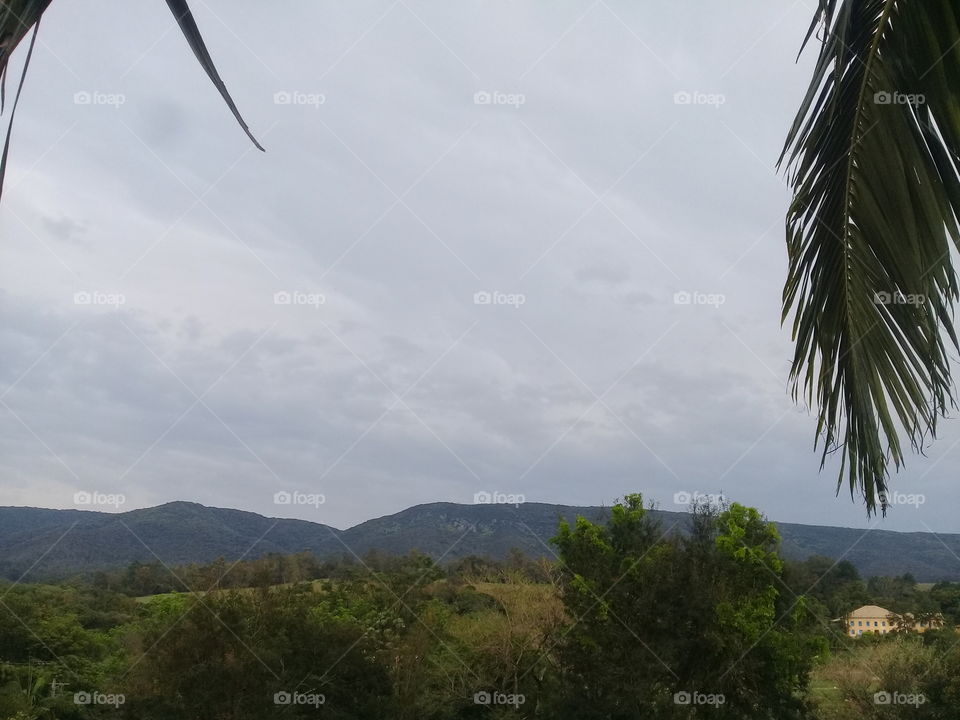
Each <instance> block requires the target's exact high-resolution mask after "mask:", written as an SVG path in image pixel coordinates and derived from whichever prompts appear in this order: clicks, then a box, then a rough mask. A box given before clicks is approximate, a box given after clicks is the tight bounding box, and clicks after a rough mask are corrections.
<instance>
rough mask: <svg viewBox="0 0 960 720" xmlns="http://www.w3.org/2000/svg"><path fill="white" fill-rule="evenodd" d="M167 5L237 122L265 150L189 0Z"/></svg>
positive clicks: (170, 2)
mask: <svg viewBox="0 0 960 720" xmlns="http://www.w3.org/2000/svg"><path fill="white" fill-rule="evenodd" d="M167 5H168V6H169V7H170V11H171V12H172V13H173V16H174V17H175V18H176V19H177V24H178V25H179V26H180V30H181V31H182V32H183V36H184V37H185V38H186V39H187V44H188V45H190V49H191V50H193V54H194V55H196V56H197V60H198V61H199V62H200V65H201V66H202V67H203V69H204V71H205V72H206V73H207V77H209V78H210V80H211V81H212V82H213V84H214V85H215V86H216V88H217V90H219V91H220V95H221V96H222V97H223V100H224V102H225V103H227V107H228V108H230V112H232V113H233V116H234V117H235V118H236V119H237V122H238V123H240V127H242V128H243V131H244V132H245V133H246V134H247V137H248V138H250V141H251V142H252V143H253V144H254V145H256V146H257V149H258V150H263V146H262V145H261V144H260V143H258V142H257V139H256V138H255V137H254V136H253V133H251V132H250V127H249V126H248V125H247V123H246V122H245V121H244V119H243V117H242V116H241V115H240V111H239V110H238V109H237V105H236V103H234V102H233V98H232V97H230V93H228V92H227V86H226V85H225V84H224V82H223V80H222V79H221V78H220V73H218V72H217V68H216V66H215V65H214V64H213V58H211V57H210V53H209V52H207V46H206V43H204V42H203V36H202V35H201V34H200V29H199V28H198V27H197V23H196V21H195V20H194V19H193V13H192V12H190V7H189V6H188V5H187V0H167Z"/></svg>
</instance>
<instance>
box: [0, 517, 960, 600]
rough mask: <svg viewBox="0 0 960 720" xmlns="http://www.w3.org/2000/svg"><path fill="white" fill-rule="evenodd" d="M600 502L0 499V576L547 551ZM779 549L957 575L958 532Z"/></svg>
mask: <svg viewBox="0 0 960 720" xmlns="http://www.w3.org/2000/svg"><path fill="white" fill-rule="evenodd" d="M606 513H607V510H606V509H605V508H601V507H573V506H566V505H549V504H544V503H525V504H522V505H520V506H519V507H515V506H512V505H458V504H455V503H431V504H427V505H417V506H415V507H412V508H408V509H406V510H403V511H401V512H399V513H396V514H394V515H388V516H385V517H382V518H377V519H374V520H369V521H367V522H364V523H361V524H360V525H357V526H355V527H352V528H350V529H348V530H338V529H335V528H332V527H330V526H327V525H321V524H319V523H312V522H308V521H305V520H290V519H275V518H268V517H264V516H262V515H258V514H256V513H251V512H244V511H240V510H229V509H222V508H212V507H206V506H203V505H198V504H195V503H187V502H174V503H168V504H166V505H160V506H158V507H153V508H145V509H142V510H131V511H129V512H123V513H103V512H89V511H79V510H47V509H41V508H25V507H0V575H2V576H4V577H7V578H10V579H17V578H19V577H20V575H21V574H23V573H24V572H26V571H28V570H29V571H30V572H29V575H28V577H27V578H25V579H27V580H31V579H49V578H57V577H66V576H70V575H74V574H78V573H84V572H88V571H91V570H98V569H109V568H117V567H123V566H126V565H128V564H129V563H131V562H133V561H140V562H155V561H157V560H160V561H162V562H164V563H166V564H168V565H171V566H176V565H183V564H188V563H193V562H196V563H205V562H210V561H212V560H215V559H217V558H218V557H223V558H225V559H227V560H228V561H230V560H236V559H239V558H241V557H243V558H247V559H249V558H253V557H258V556H261V555H264V554H267V553H293V552H300V551H302V550H309V551H311V552H314V553H316V554H317V555H320V556H329V555H341V554H344V553H347V554H349V553H355V554H357V555H359V556H362V555H364V554H365V553H367V552H369V551H370V550H377V551H380V552H383V553H388V554H394V553H406V552H408V551H410V550H414V549H417V550H420V551H422V552H424V553H426V554H428V555H431V556H433V557H434V558H442V560H443V561H448V560H454V559H457V558H461V557H464V556H466V555H488V556H491V557H494V558H502V557H504V556H506V554H507V553H509V551H510V550H511V549H512V548H519V549H520V550H522V551H523V552H525V553H527V554H528V555H533V556H546V557H550V556H552V547H551V545H550V538H551V537H553V535H554V534H555V532H556V527H557V522H558V520H559V519H560V518H561V517H566V518H568V519H570V520H573V519H574V518H576V516H577V515H583V516H584V517H587V518H589V519H591V520H599V519H602V518H603V517H605V515H606ZM654 514H655V515H656V516H658V518H659V520H660V521H661V524H662V526H663V530H664V531H671V530H672V531H679V532H682V531H683V530H684V529H685V528H686V526H687V523H688V522H689V516H688V515H687V514H685V513H677V512H667V511H659V510H658V511H654ZM778 528H779V530H780V533H781V535H782V538H783V546H782V547H783V554H784V555H785V556H787V557H790V558H794V559H803V558H806V557H809V556H810V555H825V556H827V557H832V558H836V559H841V558H842V559H845V560H849V561H850V562H851V563H853V565H855V566H856V567H857V569H858V570H859V571H860V573H861V575H863V576H871V575H891V576H893V575H900V574H903V573H906V572H909V573H912V574H913V576H914V577H915V578H916V579H917V580H918V581H920V582H924V581H936V580H954V581H956V580H960V559H958V556H960V535H952V534H951V535H934V534H932V533H898V532H891V531H886V530H872V531H869V532H867V531H864V530H861V529H853V528H838V527H826V526H818V525H798V524H792V523H778Z"/></svg>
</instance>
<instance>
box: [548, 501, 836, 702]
mask: <svg viewBox="0 0 960 720" xmlns="http://www.w3.org/2000/svg"><path fill="white" fill-rule="evenodd" d="M554 542H555V543H556V544H557V546H558V547H559V549H560V557H561V561H562V564H563V567H564V570H565V574H564V580H563V588H562V591H563V602H564V606H565V608H566V612H567V615H568V616H570V618H571V619H572V620H573V624H572V626H571V627H570V628H569V630H568V632H567V634H566V636H565V639H564V642H563V644H562V645H561V646H560V648H559V655H560V659H561V666H562V672H563V674H564V678H563V680H564V687H565V688H566V690H567V693H568V696H567V697H565V698H564V705H565V707H568V708H569V709H570V711H571V713H572V716H579V717H587V718H594V717H595V718H635V717H665V718H682V717H692V716H693V714H692V713H698V714H697V715H696V716H697V717H699V713H702V712H707V714H709V715H710V716H711V717H714V718H718V719H723V718H740V717H751V718H774V717H776V718H791V717H799V716H800V714H801V713H802V712H803V704H802V702H800V701H799V700H798V699H797V698H798V697H799V695H800V693H801V691H802V690H803V688H804V687H805V683H806V678H807V674H808V672H809V669H810V663H811V662H812V657H813V655H814V653H815V652H817V650H818V649H819V648H821V647H822V643H818V642H816V641H814V639H813V638H812V637H811V636H809V635H808V633H807V632H806V630H805V627H807V626H808V625H809V624H810V623H811V621H812V618H809V617H807V613H806V610H805V606H804V603H803V601H802V599H796V598H793V597H792V596H791V597H786V596H784V595H782V594H781V592H780V590H781V588H782V587H783V586H782V580H781V577H780V576H781V572H782V563H781V561H780V559H779V557H778V554H777V548H778V544H779V536H778V535H777V532H776V530H775V529H774V527H773V525H772V524H770V523H767V522H766V521H765V520H764V519H763V518H762V517H761V516H760V514H759V513H758V512H757V511H756V510H754V509H753V508H747V507H744V506H741V505H737V504H734V505H731V506H730V507H729V508H727V509H725V510H721V509H719V508H712V507H700V508H697V509H696V512H695V515H694V519H693V526H692V529H691V532H690V534H689V535H688V536H686V537H679V536H671V537H662V533H661V529H660V528H659V527H658V525H657V523H656V522H655V521H653V520H652V519H651V516H650V515H649V514H648V513H647V512H646V510H645V509H644V507H643V501H642V498H641V496H640V495H630V496H627V497H626V498H625V499H624V501H623V502H622V503H617V504H615V505H614V506H613V508H612V509H611V516H610V520H609V521H608V522H607V524H606V525H605V526H601V525H597V524H594V523H591V522H589V521H587V520H586V519H584V518H577V521H576V523H575V525H574V526H573V527H571V526H570V525H569V524H567V523H562V524H561V525H560V529H559V532H558V534H557V537H556V538H555V539H554ZM691 696H698V697H699V698H701V699H706V698H709V697H713V698H720V697H722V698H723V702H722V704H716V705H714V707H701V706H700V705H701V704H700V703H696V702H693V701H692V700H691V702H690V703H689V704H685V703H684V699H689V698H691Z"/></svg>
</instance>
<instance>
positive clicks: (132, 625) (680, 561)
mask: <svg viewBox="0 0 960 720" xmlns="http://www.w3.org/2000/svg"><path fill="white" fill-rule="evenodd" d="M778 544H779V537H778V535H777V532H776V530H775V529H774V527H773V526H772V524H770V523H768V522H766V521H765V520H764V518H763V517H762V516H761V515H760V514H759V513H758V512H757V511H756V510H754V509H752V508H747V507H743V506H740V505H736V504H734V505H731V506H729V507H724V508H716V507H698V508H696V512H695V513H694V517H693V522H692V530H691V532H690V533H688V534H685V535H676V534H664V529H663V527H662V526H660V525H659V523H658V522H657V519H656V516H654V515H652V514H651V513H650V512H649V511H648V509H647V508H644V506H643V503H642V499H641V497H640V496H639V495H635V496H629V497H627V498H626V499H625V500H624V501H623V502H621V503H617V504H616V505H614V507H613V508H612V509H611V512H610V514H609V516H608V519H607V520H606V521H605V522H602V523H595V522H591V521H589V520H586V519H584V518H578V519H577V521H576V522H575V523H572V524H569V523H566V522H562V523H561V524H560V526H559V528H558V530H557V534H556V537H555V538H554V546H555V547H556V549H557V556H556V558H555V560H553V561H551V562H546V561H544V560H542V559H540V560H535V559H531V558H528V557H526V556H524V555H523V554H522V553H519V552H515V553H512V554H511V555H510V557H508V558H507V559H506V560H503V561H494V560H491V559H488V558H482V557H476V556H471V557H466V558H462V559H460V560H458V561H456V562H454V563H452V564H450V565H448V566H445V567H440V566H438V565H436V564H435V563H434V562H433V561H432V560H430V559H429V558H428V557H427V556H425V555H421V554H418V553H411V554H409V555H406V556H401V557H395V556H386V555H383V554H379V553H375V552H371V553H368V554H367V555H366V556H364V558H363V559H362V560H359V559H357V558H355V557H353V556H351V555H346V556H344V557H341V558H337V559H322V560H321V559H318V558H316V557H315V556H313V555H311V554H309V553H298V554H294V555H278V554H273V555H268V556H264V557H261V558H256V559H253V560H249V561H244V562H241V563H236V564H234V565H230V564H227V563H226V562H224V561H222V560H221V561H217V562H213V563H209V564H207V565H187V566H181V567H177V568H172V569H167V568H164V567H163V566H162V565H159V564H150V565H147V564H140V563H133V564H131V565H130V566H129V567H128V568H127V569H126V570H124V571H118V572H114V573H99V574H97V575H96V576H95V577H93V578H92V579H91V580H90V581H89V582H88V581H84V582H80V581H74V582H70V583H62V584H60V585H25V584H10V585H8V586H6V587H0V720H13V719H16V720H46V719H47V718H78V719H80V718H97V717H114V718H118V719H122V718H137V719H141V718H143V719H146V720H150V719H152V718H156V719H157V720H177V719H178V718H183V719H185V720H186V719H190V720H193V719H194V718H197V719H199V718H218V719H223V720H246V719H247V718H250V719H253V718H258V719H259V718H263V717H301V716H316V714H317V711H318V709H319V710H320V711H322V712H323V713H324V714H325V715H326V716H329V717H336V718H364V719H366V718H401V719H403V718H417V720H421V719H423V720H445V719H447V718H450V719H453V718H474V717H488V716H489V717H530V718H533V717H544V718H561V719H562V718H566V717H570V718H654V717H656V718H689V717H701V716H703V715H704V714H707V715H708V716H709V717H715V718H719V719H721V720H722V719H724V718H743V717H750V718H798V719H799V718H816V717H820V718H835V719H837V720H841V719H843V718H847V717H853V713H854V711H857V712H859V713H860V714H861V715H864V714H865V715H866V716H867V717H877V718H882V717H895V716H896V715H890V714H889V712H888V711H889V708H887V707H886V706H881V705H876V704H875V703H874V702H873V697H874V694H876V693H878V692H889V693H900V694H901V695H902V696H903V697H904V698H906V697H908V696H910V693H913V694H914V695H917V694H918V693H919V694H922V695H923V697H924V703H923V705H922V708H921V710H922V712H925V713H928V714H927V715H923V714H920V715H918V717H936V718H939V717H948V716H949V715H948V714H944V713H947V710H945V709H944V708H951V707H953V705H951V704H950V703H952V702H953V701H954V699H955V697H956V693H957V692H958V691H960V688H958V687H956V681H955V678H956V677H958V671H960V652H957V651H954V650H953V649H951V648H950V645H951V643H952V642H953V641H954V640H955V635H954V634H953V632H952V631H940V632H928V633H926V634H924V635H922V636H920V635H898V636H888V637H882V638H881V637H877V638H872V637H866V636H865V637H864V638H860V639H851V638H848V637H846V635H845V632H844V629H845V628H844V626H843V625H842V621H841V618H842V617H843V615H844V614H845V613H847V612H849V611H850V610H852V609H853V608H855V607H857V606H859V605H861V604H865V603H876V604H882V605H884V606H886V607H889V608H890V609H891V610H894V611H896V612H904V613H906V612H918V611H920V610H922V609H923V608H928V609H929V610H930V611H931V612H941V613H943V614H944V616H945V617H947V618H948V625H947V626H948V627H952V623H953V622H955V621H956V619H957V613H958V610H960V585H957V584H951V583H939V584H937V585H934V586H932V587H931V588H929V589H928V590H921V589H919V587H918V586H917V584H916V583H915V582H914V581H913V579H912V577H910V576H901V577H897V578H871V579H870V580H869V581H866V582H865V581H864V580H863V579H861V578H860V576H859V575H858V574H857V572H856V570H855V569H854V568H853V566H852V565H850V564H849V563H845V562H840V563H834V562H833V561H831V560H828V559H826V558H821V557H814V558H811V559H809V560H807V561H805V562H803V563H791V562H787V561H785V560H784V559H783V558H782V557H781V556H780V555H779V548H778ZM870 667H874V668H876V670H875V671H867V670H865V669H864V668H870ZM925 671H929V672H925ZM901 695H893V694H892V695H891V698H896V699H900V698H901ZM894 709H896V708H894ZM900 709H901V710H902V708H900ZM885 712H887V713H888V714H886V715H885V714H884V713H885ZM845 713H846V714H845ZM937 713H939V714H937Z"/></svg>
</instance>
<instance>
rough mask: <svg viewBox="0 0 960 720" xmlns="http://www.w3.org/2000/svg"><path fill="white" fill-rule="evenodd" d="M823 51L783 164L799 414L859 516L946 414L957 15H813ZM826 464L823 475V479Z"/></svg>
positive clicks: (951, 3) (787, 296)
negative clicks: (858, 501) (807, 418)
mask: <svg viewBox="0 0 960 720" xmlns="http://www.w3.org/2000/svg"><path fill="white" fill-rule="evenodd" d="M818 28H819V29H820V31H821V32H822V33H823V41H822V46H821V48H820V54H819V57H818V60H817V64H816V68H815V70H814V75H813V79H812V81H811V84H810V88H809V90H808V91H807V94H806V97H805V98H804V100H803V102H802V104H801V107H800V110H799V112H798V114H797V118H796V120H795V121H794V124H793V127H792V128H791V129H790V132H789V135H788V138H787V141H786V145H785V147H784V151H783V155H782V156H781V158H780V164H781V165H783V164H784V163H785V164H786V166H787V168H788V179H789V181H790V184H791V186H792V189H793V191H794V199H793V202H792V203H791V205H790V208H789V210H788V212H787V223H786V230H787V250H788V256H789V270H788V275H787V281H786V284H785V286H784V291H783V320H784V321H786V320H787V318H788V317H789V316H790V315H791V314H792V315H793V322H792V334H793V339H794V342H795V353H794V357H793V366H792V371H791V376H790V381H791V387H792V391H793V394H794V398H795V399H796V398H798V397H799V396H801V395H802V396H803V397H804V399H805V400H806V402H807V403H809V404H810V405H811V406H815V407H816V408H817V411H818V427H817V431H818V442H819V441H820V439H821V438H822V441H823V457H822V463H823V462H825V461H826V458H827V456H828V455H829V454H830V453H832V452H835V451H836V452H840V453H841V455H842V461H841V466H840V478H839V479H838V486H837V490H838V492H839V489H840V487H841V485H842V483H843V480H844V478H846V480H847V483H848V485H849V488H850V493H851V496H854V495H855V494H856V493H858V492H859V493H860V494H861V495H862V497H863V499H864V501H865V504H866V507H867V511H868V513H871V512H874V511H875V510H876V507H877V503H878V502H879V504H880V507H881V509H882V510H886V506H887V504H886V495H885V493H886V489H887V483H888V479H889V470H890V463H891V462H892V464H893V466H894V467H895V468H896V469H899V468H900V467H901V466H902V465H903V462H904V450H903V447H904V442H903V441H907V442H909V444H910V446H911V447H912V448H913V449H914V450H916V451H922V450H923V444H924V441H925V438H927V437H928V436H929V437H933V436H935V434H936V429H937V420H938V418H939V417H941V416H943V415H945V414H946V412H947V410H948V409H949V408H950V407H952V406H953V405H954V400H953V395H952V385H951V379H950V366H949V357H948V355H947V347H946V344H945V341H947V342H949V344H950V345H951V346H952V347H954V348H956V347H957V336H956V334H955V332H954V329H953V323H952V320H953V315H952V313H953V304H954V302H955V301H956V299H957V295H958V284H957V278H956V275H955V273H954V268H953V265H952V257H951V252H952V251H953V250H954V249H955V248H956V246H957V243H958V241H960V232H958V224H957V223H958V215H960V212H958V210H960V179H958V172H957V171H958V162H960V4H958V3H957V2H956V0H820V6H819V11H818V17H817V18H815V20H814V23H813V24H812V25H811V28H810V31H809V32H808V34H807V38H806V40H805V42H804V45H806V43H807V42H808V41H809V40H810V38H811V37H812V36H813V34H814V33H815V32H816V31H817V29H818ZM822 463H821V467H822Z"/></svg>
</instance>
